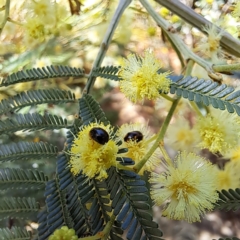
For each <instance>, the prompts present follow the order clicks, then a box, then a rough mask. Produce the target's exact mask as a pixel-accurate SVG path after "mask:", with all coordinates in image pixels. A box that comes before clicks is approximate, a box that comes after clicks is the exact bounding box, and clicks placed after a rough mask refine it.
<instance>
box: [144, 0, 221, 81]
mask: <svg viewBox="0 0 240 240" xmlns="http://www.w3.org/2000/svg"><path fill="white" fill-rule="evenodd" d="M140 2H141V4H142V5H143V7H144V8H145V9H146V10H147V11H148V13H149V14H150V15H151V16H152V18H153V19H154V20H155V21H156V23H157V24H158V25H159V26H160V27H161V28H162V30H163V31H164V32H165V33H166V35H167V36H168V37H169V38H170V39H171V42H172V44H174V45H175V48H177V49H178V50H179V52H181V54H182V56H183V58H184V59H185V60H190V59H192V60H193V61H194V62H196V63H198V64H199V65H200V66H202V67H203V68H205V69H206V71H207V72H208V74H209V76H211V78H213V79H214V80H216V81H221V76H219V75H218V74H215V73H214V71H213V68H212V63H211V62H208V61H206V60H204V59H203V58H201V57H199V56H198V55H196V54H195V53H194V52H192V51H191V50H190V49H189V48H188V47H187V46H186V45H185V44H184V42H183V41H182V39H180V38H179V36H178V33H174V32H171V29H172V27H171V25H170V24H169V23H168V22H167V21H165V20H164V19H163V18H162V17H160V15H159V14H157V13H156V11H155V10H154V8H153V7H152V6H151V5H150V4H149V2H148V1H147V0H140Z"/></svg>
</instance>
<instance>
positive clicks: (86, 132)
mask: <svg viewBox="0 0 240 240" xmlns="http://www.w3.org/2000/svg"><path fill="white" fill-rule="evenodd" d="M112 135H113V129H112V127H111V126H110V125H107V126H105V125H104V124H103V123H100V124H98V123H91V124H90V125H87V126H84V127H83V128H82V129H81V130H80V132H79V133H78V135H77V136H76V138H75V139H74V141H73V145H72V147H71V150H70V152H69V154H70V155H71V157H70V167H71V172H72V173H73V174H74V175H77V174H79V173H80V172H81V171H82V173H83V174H85V175H86V176H88V177H89V178H93V177H96V179H100V180H101V179H103V178H107V172H106V170H107V169H109V168H110V167H111V166H116V157H117V152H118V145H117V144H116V142H115V141H114V140H113V138H112Z"/></svg>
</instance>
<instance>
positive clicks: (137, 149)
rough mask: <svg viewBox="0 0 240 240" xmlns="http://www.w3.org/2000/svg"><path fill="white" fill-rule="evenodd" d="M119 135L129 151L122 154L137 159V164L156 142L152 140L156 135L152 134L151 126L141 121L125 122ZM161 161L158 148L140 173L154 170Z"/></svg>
mask: <svg viewBox="0 0 240 240" xmlns="http://www.w3.org/2000/svg"><path fill="white" fill-rule="evenodd" d="M117 135H118V137H119V139H120V140H121V141H122V145H121V147H122V148H127V149H128V152H126V153H125V154H123V155H122V156H123V157H128V158H131V159H132V160H133V161H135V164H137V163H138V162H140V160H141V159H142V158H143V157H144V156H145V154H146V153H147V152H148V151H149V150H150V148H151V147H152V144H153V143H154V141H151V139H152V137H154V135H152V134H150V130H149V128H148V127H147V126H146V125H144V124H141V123H132V124H124V125H122V126H121V127H120V129H119V131H118V133H117ZM160 161H161V159H160V150H159V149H157V150H156V151H155V152H154V153H153V154H152V156H151V157H150V158H149V159H148V161H147V162H146V164H145V165H144V167H143V168H142V169H141V171H140V174H142V173H143V172H144V171H145V170H146V171H149V172H151V171H153V170H154V169H155V168H156V166H158V165H159V163H160Z"/></svg>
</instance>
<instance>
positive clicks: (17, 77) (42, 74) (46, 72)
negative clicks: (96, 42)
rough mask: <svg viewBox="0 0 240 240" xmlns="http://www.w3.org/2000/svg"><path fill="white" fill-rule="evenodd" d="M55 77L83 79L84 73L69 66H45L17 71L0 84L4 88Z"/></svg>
mask: <svg viewBox="0 0 240 240" xmlns="http://www.w3.org/2000/svg"><path fill="white" fill-rule="evenodd" d="M57 77H84V71H83V70H82V69H80V68H72V67H69V66H61V65H60V66H52V65H51V66H47V67H43V68H32V69H29V70H26V71H25V70H24V71H18V72H16V73H13V74H10V75H9V76H8V77H7V78H4V79H3V80H2V82H1V84H0V86H1V87H3V86H4V87H6V86H9V85H12V84H16V83H20V82H28V81H33V80H35V81H36V80H41V79H47V78H57Z"/></svg>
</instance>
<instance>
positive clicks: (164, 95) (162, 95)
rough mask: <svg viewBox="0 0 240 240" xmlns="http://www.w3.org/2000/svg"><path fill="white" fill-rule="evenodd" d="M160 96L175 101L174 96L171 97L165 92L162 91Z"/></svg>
mask: <svg viewBox="0 0 240 240" xmlns="http://www.w3.org/2000/svg"><path fill="white" fill-rule="evenodd" d="M160 96H161V97H163V98H165V99H167V100H168V101H170V102H173V101H174V100H175V99H174V98H171V97H169V96H168V95H166V94H164V93H160Z"/></svg>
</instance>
